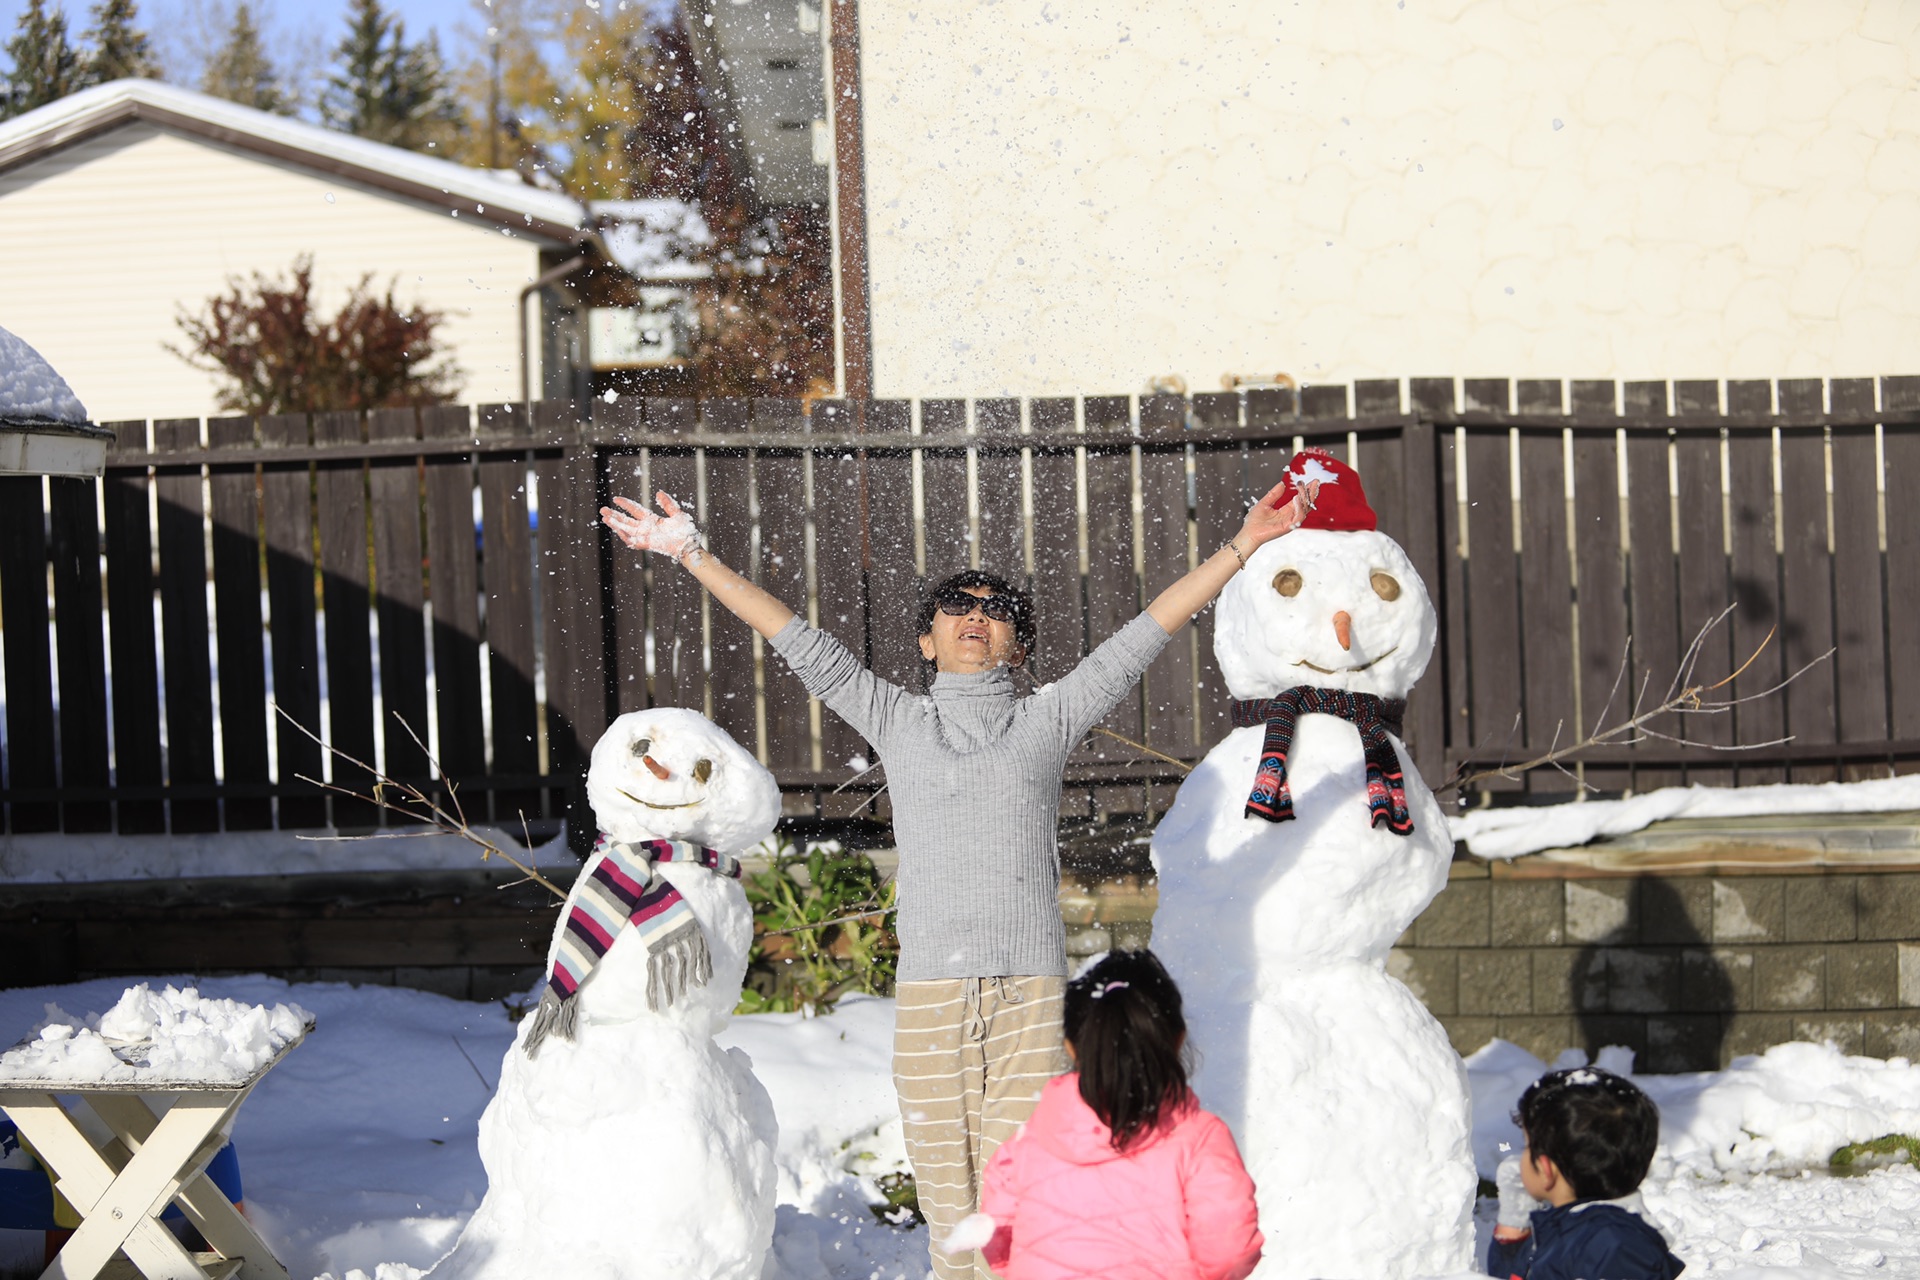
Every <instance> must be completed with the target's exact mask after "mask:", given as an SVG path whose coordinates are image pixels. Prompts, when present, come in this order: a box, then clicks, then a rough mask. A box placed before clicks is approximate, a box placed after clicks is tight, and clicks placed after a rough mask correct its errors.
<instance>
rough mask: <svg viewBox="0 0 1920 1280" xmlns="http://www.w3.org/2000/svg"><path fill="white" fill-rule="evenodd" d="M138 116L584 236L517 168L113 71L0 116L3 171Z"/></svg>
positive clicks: (574, 218)
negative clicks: (442, 156) (392, 142)
mask: <svg viewBox="0 0 1920 1280" xmlns="http://www.w3.org/2000/svg"><path fill="white" fill-rule="evenodd" d="M136 121H139V122H144V123H147V124H151V125H155V126H157V127H159V128H163V129H168V130H172V131H175V132H178V133H182V134H186V135H188V136H191V137H196V138H203V139H205V140H207V141H209V142H215V143H220V144H222V145H225V146H230V147H235V148H238V149H239V150H242V151H249V152H252V153H254V154H256V155H259V156H261V157H263V158H265V159H268V160H272V161H275V162H277V163H281V164H292V165H298V166H300V167H303V168H306V169H311V170H314V171H316V172H319V173H324V174H327V175H329V176H332V177H338V178H344V179H347V180H349V181H353V182H358V183H360V184H362V185H364V186H368V187H372V188H374V189H376V190H380V191H385V192H389V193H391V194H394V195H398V196H402V197H405V198H407V199H411V200H417V201H420V202H421V203H424V204H429V205H435V206H438V207H440V208H444V209H452V210H457V211H458V212H459V213H460V214H461V215H462V216H463V217H477V218H479V219H481V220H482V221H485V222H490V223H493V224H494V225H497V226H500V227H502V228H505V229H508V230H513V231H518V232H521V233H522V234H526V235H531V236H535V237H539V238H542V239H548V240H554V241H558V242H560V243H572V242H574V241H576V240H578V239H580V238H581V221H582V218H583V217H584V214H585V211H584V210H583V209H582V208H581V207H580V205H579V203H578V202H577V201H575V200H573V199H572V198H571V197H569V196H565V195H561V194H559V193H558V192H553V191H543V190H540V189H539V188H537V187H530V186H528V185H527V184H525V183H524V182H522V181H520V178H519V175H517V174H512V173H501V172H497V171H493V170H486V169H470V168H468V167H467V166H466V165H461V164H455V163H453V162H452V161H450V160H439V159H436V158H434V157H432V156H425V155H421V154H420V153H418V152H415V151H408V150H405V149H404V148H401V147H390V146H388V145H386V144H385V143H382V142H371V141H369V140H367V139H366V138H356V137H354V136H353V135H352V134H346V133H338V132H335V131H334V130H332V129H322V128H320V127H319V126H317V125H311V124H307V123H306V122H304V121H301V120H291V119H288V118H287V117H285V116H277V115H274V114H272V113H271V112H266V111H257V110H255V109H254V108H252V107H243V106H241V105H239V104H238V103H234V102H228V101H226V100H225V99H222V98H215V97H212V96H210V95H208V94H204V93H196V92H194V91H193V90H191V89H182V88H179V87H177V86H175V85H169V84H160V83H159V82H157V81H153V80H114V81H111V82H109V83H107V84H103V85H98V86H96V87H94V88H91V89H84V90H82V91H80V92H79V93H75V94H69V95H68V96H67V97H64V98H61V99H59V100H58V101H55V102H50V103H48V104H47V105H46V106H44V107H38V108H36V109H34V110H32V111H29V112H26V113H25V114H23V115H19V116H15V117H14V118H13V119H11V120H8V121H6V122H5V123H0V173H5V172H6V171H7V170H9V169H13V168H17V167H19V166H20V165H23V164H28V163H30V162H32V161H34V160H38V159H40V158H41V157H42V156H46V155H49V154H51V153H53V152H55V151H58V150H60V149H61V148H63V147H69V146H72V145H74V144H75V143H78V142H81V141H84V140H85V139H87V138H91V137H94V136H96V135H98V134H101V133H104V132H107V131H108V130H110V129H115V128H118V127H120V126H122V125H125V124H129V123H133V122H136Z"/></svg>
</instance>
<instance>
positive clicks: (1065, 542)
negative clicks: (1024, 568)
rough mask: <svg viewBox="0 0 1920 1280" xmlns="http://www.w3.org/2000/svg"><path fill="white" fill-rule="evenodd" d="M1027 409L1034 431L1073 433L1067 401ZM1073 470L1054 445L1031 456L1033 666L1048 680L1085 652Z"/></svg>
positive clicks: (1053, 436)
mask: <svg viewBox="0 0 1920 1280" xmlns="http://www.w3.org/2000/svg"><path fill="white" fill-rule="evenodd" d="M1029 412H1030V416H1031V418H1032V423H1033V430H1034V434H1035V435H1036V436H1039V437H1041V438H1044V439H1047V440H1051V441H1058V440H1060V438H1061V437H1068V438H1071V437H1072V436H1073V435H1074V434H1075V423H1074V403H1073V401H1071V400H1064V399H1059V400H1035V401H1034V402H1033V406H1032V408H1031V410H1030V411H1029ZM1078 474H1079V473H1078V463H1077V462H1076V460H1075V455H1074V453H1073V452H1072V451H1071V450H1069V449H1064V448H1060V447H1058V445H1057V444H1056V446H1055V447H1053V448H1050V449H1045V450H1040V451H1036V452H1035V454H1034V456H1033V601H1034V629H1035V641H1034V643H1035V648H1036V652H1035V653H1034V656H1033V663H1032V670H1033V672H1034V674H1035V677H1036V678H1037V679H1039V680H1041V681H1043V682H1049V683H1050V682H1052V681H1054V680H1058V679H1059V678H1060V677H1061V676H1063V675H1065V674H1066V673H1067V672H1069V671H1071V670H1073V668H1074V666H1075V664H1077V663H1078V662H1079V661H1080V658H1081V656H1082V655H1083V654H1084V652H1085V640H1086V623H1085V619H1084V617H1083V615H1082V610H1081V602H1080V511H1079V492H1078V491H1079V484H1078Z"/></svg>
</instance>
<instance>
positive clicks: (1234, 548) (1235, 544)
mask: <svg viewBox="0 0 1920 1280" xmlns="http://www.w3.org/2000/svg"><path fill="white" fill-rule="evenodd" d="M1220 549H1221V550H1222V551H1231V552H1233V558H1234V559H1235V560H1238V561H1239V562H1240V567H1241V568H1242V569H1244V568H1246V567H1247V558H1246V557H1245V556H1244V555H1242V554H1241V553H1240V542H1239V535H1238V534H1235V535H1234V536H1233V537H1231V538H1228V539H1227V545H1226V546H1224V547H1222V548H1220Z"/></svg>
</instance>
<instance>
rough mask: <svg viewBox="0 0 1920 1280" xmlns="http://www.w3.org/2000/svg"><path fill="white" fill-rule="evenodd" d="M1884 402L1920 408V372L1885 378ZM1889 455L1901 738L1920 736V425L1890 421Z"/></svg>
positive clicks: (1890, 588) (1893, 648) (1894, 675)
mask: <svg viewBox="0 0 1920 1280" xmlns="http://www.w3.org/2000/svg"><path fill="white" fill-rule="evenodd" d="M1880 407H1881V408H1882V409H1883V410H1887V411H1896V410H1907V411H1912V410H1915V409H1920V377H1904V378H1885V379H1882V380H1881V384H1880ZM1882 448H1883V450H1884V452H1885V455H1886V477H1885V480H1884V482H1883V483H1884V485H1885V487H1886V493H1887V557H1886V565H1887V600H1888V602H1889V604H1890V606H1891V607H1890V608H1889V609H1888V613H1887V621H1888V636H1887V686H1888V697H1889V706H1888V719H1889V722H1890V732H1891V733H1892V734H1893V736H1894V737H1896V738H1904V739H1908V740H1912V739H1914V738H1920V608H1915V607H1914V603H1915V602H1916V601H1920V555H1914V554H1913V552H1912V548H1914V547H1920V503H1915V502H1911V501H1907V500H1905V499H1904V498H1903V497H1902V496H1901V495H1908V494H1915V493H1920V427H1915V426H1913V425H1911V424H1909V425H1905V426H1893V425H1889V426H1888V427H1886V429H1885V435H1884V440H1883V444H1882ZM1916 769H1920V761H1913V760H1907V761H1896V762H1895V764H1894V770H1895V772H1898V773H1910V772H1914V771H1915V770H1916Z"/></svg>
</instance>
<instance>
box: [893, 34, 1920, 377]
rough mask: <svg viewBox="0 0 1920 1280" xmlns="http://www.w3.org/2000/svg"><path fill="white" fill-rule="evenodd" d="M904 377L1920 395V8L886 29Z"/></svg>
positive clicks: (900, 371) (897, 368)
mask: <svg viewBox="0 0 1920 1280" xmlns="http://www.w3.org/2000/svg"><path fill="white" fill-rule="evenodd" d="M861 48H862V55H863V65H862V76H863V82H864V89H865V92H866V98H867V102H866V115H865V131H866V132H865V138H866V148H867V164H868V170H867V185H868V211H869V219H870V236H871V246H872V249H871V252H872V289H873V305H874V346H875V367H876V372H877V389H878V390H879V392H880V393H881V394H883V395H910V394H923V393H964V394H1047V393H1061V392H1072V391H1080V392H1094V391H1108V390H1112V391H1133V390H1138V389H1140V388H1141V387H1142V385H1143V384H1144V382H1145V381H1146V380H1147V379H1148V378H1150V377H1153V376H1155V375H1161V374H1180V375H1182V376H1184V377H1185V378H1186V379H1187V380H1188V382H1189V384H1190V385H1191V386H1192V388H1193V389H1195V390H1210V389H1213V388H1216V387H1218V386H1219V383H1220V378H1221V375H1222V374H1223V373H1227V372H1233V373H1241V374H1261V373H1273V372H1277V371H1285V372H1287V373H1289V374H1291V375H1293V376H1295V377H1296V378H1299V379H1300V380H1301V381H1315V382H1327V381H1345V380H1347V379H1350V378H1356V377H1381V376H1403V375H1428V374H1439V375H1457V376H1501V377H1524V376H1532V377H1621V378H1674V377H1687V378H1701V377H1705V378H1712V377H1769V376H1781V375H1816V374H1824V375H1858V374H1883V373H1920V6H1916V5H1915V4H1914V3H1912V2H1911V0H1907V2H1906V3H1900V2H1899V0H1851V2H1848V0H1766V2H1761V3H1753V2H1749V3H1737V2H1736V0H1585V2H1581V0H1573V2H1570V3H1550V2H1548V0H1511V2H1508V3H1502V2H1500V0H1397V3H1396V0H1299V2H1298V3H1282V2H1281V0H1213V2H1212V3H1206V4H1196V3H1192V2H1191V0H1135V2H1134V3H1112V2H1103V0H1005V2H1003V3H982V2H981V0H953V2H952V3H922V4H907V3H901V2H900V0H883V2H881V3H869V4H863V5H862V6H861Z"/></svg>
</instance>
